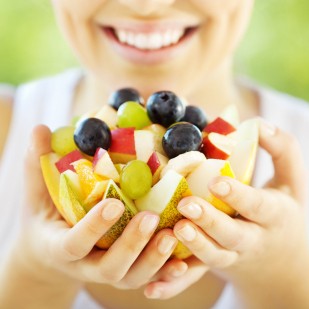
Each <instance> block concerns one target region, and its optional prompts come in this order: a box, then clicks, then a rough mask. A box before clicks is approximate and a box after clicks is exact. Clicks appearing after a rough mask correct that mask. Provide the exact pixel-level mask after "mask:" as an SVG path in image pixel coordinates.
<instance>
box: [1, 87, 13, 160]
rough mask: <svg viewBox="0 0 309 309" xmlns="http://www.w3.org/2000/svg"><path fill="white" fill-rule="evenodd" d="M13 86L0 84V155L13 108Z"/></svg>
mask: <svg viewBox="0 0 309 309" xmlns="http://www.w3.org/2000/svg"><path fill="white" fill-rule="evenodd" d="M14 94H15V88H14V87H13V86H10V85H6V84H1V85H0V157H1V154H2V151H3V148H4V144H5V141H6V137H7V134H8V131H9V127H10V122H11V115H12V110H13V100H14Z"/></svg>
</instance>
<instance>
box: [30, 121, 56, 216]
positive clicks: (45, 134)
mask: <svg viewBox="0 0 309 309" xmlns="http://www.w3.org/2000/svg"><path fill="white" fill-rule="evenodd" d="M50 145H51V132H50V130H49V128H48V127H46V126H44V125H38V126H36V127H35V128H34V129H33V130H32V134H31V138H30V145H29V147H28V149H27V152H26V156H25V160H24V177H25V179H24V183H25V192H26V203H27V206H28V207H30V208H31V209H32V210H34V211H36V210H37V209H38V205H39V202H42V201H46V199H47V198H49V195H48V192H47V189H46V186H45V183H44V179H43V175H42V172H41V165H40V157H41V156H42V155H44V154H47V153H49V152H51V146H50ZM28 207H27V208H28Z"/></svg>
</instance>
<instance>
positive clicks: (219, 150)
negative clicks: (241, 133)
mask: <svg viewBox="0 0 309 309" xmlns="http://www.w3.org/2000/svg"><path fill="white" fill-rule="evenodd" d="M235 145H236V141H235V140H234V139H233V138H231V137H228V136H227V135H222V134H219V133H215V132H211V133H209V134H208V135H207V136H206V137H204V139H203V146H202V152H203V153H204V155H205V156H206V158H207V159H220V160H226V159H227V158H228V157H229V156H230V154H231V152H232V150H233V149H234V147H235Z"/></svg>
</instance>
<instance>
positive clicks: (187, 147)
mask: <svg viewBox="0 0 309 309" xmlns="http://www.w3.org/2000/svg"><path fill="white" fill-rule="evenodd" d="M201 144H202V133H201V131H200V130H199V128H198V127H196V126H195V125H194V124H192V123H188V122H179V123H176V124H174V125H172V126H171V127H170V128H168V129H167V131H166V132H165V134H164V136H163V138H162V147H163V149H164V151H165V153H166V154H167V156H168V157H169V158H170V159H172V158H175V157H177V156H178V155H180V154H182V153H185V152H188V151H196V150H199V149H200V146H201Z"/></svg>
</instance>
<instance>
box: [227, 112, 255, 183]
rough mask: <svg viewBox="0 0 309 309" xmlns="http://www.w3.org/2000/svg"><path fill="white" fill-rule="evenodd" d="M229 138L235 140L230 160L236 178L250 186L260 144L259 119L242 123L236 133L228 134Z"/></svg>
mask: <svg viewBox="0 0 309 309" xmlns="http://www.w3.org/2000/svg"><path fill="white" fill-rule="evenodd" d="M228 137H231V138H233V139H234V140H235V146H234V148H233V151H232V153H231V154H230V157H229V158H228V161H229V162H230V164H231V166H232V169H233V171H234V173H235V177H236V179H238V180H239V181H241V182H243V183H245V184H249V183H250V181H251V178H252V175H253V170H254V166H255V161H256V153H257V149H258V144H259V123H258V119H256V118H253V119H249V120H246V121H244V122H242V123H241V124H240V125H239V127H238V128H237V130H236V131H235V132H233V133H230V134H228Z"/></svg>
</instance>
